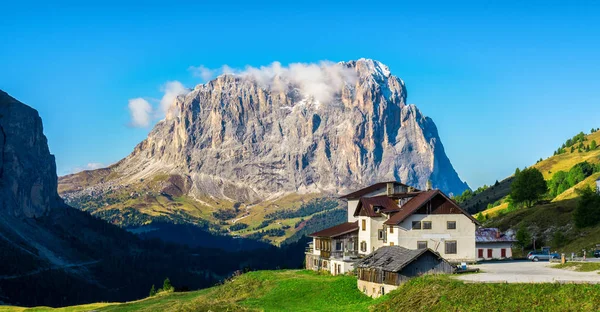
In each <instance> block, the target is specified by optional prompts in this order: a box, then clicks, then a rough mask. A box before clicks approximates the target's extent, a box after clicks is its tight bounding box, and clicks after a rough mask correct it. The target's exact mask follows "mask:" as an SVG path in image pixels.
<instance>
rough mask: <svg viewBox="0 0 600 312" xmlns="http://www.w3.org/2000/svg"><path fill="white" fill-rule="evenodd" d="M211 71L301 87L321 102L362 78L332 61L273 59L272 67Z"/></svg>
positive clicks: (275, 85) (271, 84)
mask: <svg viewBox="0 0 600 312" xmlns="http://www.w3.org/2000/svg"><path fill="white" fill-rule="evenodd" d="M200 67H201V68H203V70H205V71H210V73H211V74H213V75H214V74H215V73H217V72H220V73H221V74H225V75H238V76H242V77H248V78H252V79H255V80H256V81H257V82H258V83H259V84H260V85H262V86H263V87H266V88H270V89H273V90H280V89H281V88H283V87H284V86H285V85H286V84H288V83H289V84H292V85H294V86H296V87H298V88H299V89H300V90H301V91H302V92H303V93H305V94H306V95H307V96H312V97H313V98H314V99H315V100H317V101H320V102H329V101H331V100H332V99H333V97H334V95H335V94H336V93H338V92H340V91H341V90H342V88H343V87H344V85H345V84H346V83H348V84H353V83H355V82H356V80H357V79H358V76H357V73H356V72H355V71H354V70H353V69H351V68H348V67H345V66H343V65H341V64H338V63H333V62H329V61H321V62H318V63H292V64H290V65H288V66H282V65H281V63H279V62H273V63H272V64H271V65H268V66H261V67H258V68H257V67H252V66H246V68H245V69H243V70H240V69H234V68H231V67H229V66H227V65H223V66H222V67H221V68H220V69H219V70H216V69H212V70H211V69H207V68H206V67H204V66H199V67H195V68H200Z"/></svg>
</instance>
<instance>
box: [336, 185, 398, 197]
mask: <svg viewBox="0 0 600 312" xmlns="http://www.w3.org/2000/svg"><path fill="white" fill-rule="evenodd" d="M388 183H394V184H400V185H403V186H406V187H410V186H409V185H406V184H404V183H400V182H398V181H388V182H379V183H375V184H373V185H371V186H367V187H365V188H363V189H360V190H358V191H355V192H352V193H350V194H346V195H344V196H341V197H340V198H345V199H356V198H360V197H362V196H363V195H366V194H369V193H371V192H374V191H376V190H378V189H380V188H384V187H386V186H387V184H388Z"/></svg>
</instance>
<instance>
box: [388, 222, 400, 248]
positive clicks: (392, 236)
mask: <svg viewBox="0 0 600 312" xmlns="http://www.w3.org/2000/svg"><path fill="white" fill-rule="evenodd" d="M390 228H391V226H389V225H388V226H387V243H386V244H385V245H386V246H392V243H393V246H398V231H399V230H400V229H399V228H398V227H397V226H394V233H391V232H390Z"/></svg>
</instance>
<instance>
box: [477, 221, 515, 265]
mask: <svg viewBox="0 0 600 312" xmlns="http://www.w3.org/2000/svg"><path fill="white" fill-rule="evenodd" d="M515 241H516V240H515V238H514V235H513V233H512V232H507V233H502V232H501V231H500V230H499V229H497V228H479V229H477V231H476V233H475V245H476V248H477V260H479V261H481V260H502V259H510V258H512V246H513V244H514V242H515Z"/></svg>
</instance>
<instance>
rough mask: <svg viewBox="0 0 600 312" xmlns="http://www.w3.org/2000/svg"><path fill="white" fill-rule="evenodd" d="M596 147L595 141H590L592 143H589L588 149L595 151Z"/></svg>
mask: <svg viewBox="0 0 600 312" xmlns="http://www.w3.org/2000/svg"><path fill="white" fill-rule="evenodd" d="M597 147H598V144H597V143H596V140H592V143H590V149H591V150H595V149H596V148H597Z"/></svg>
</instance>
